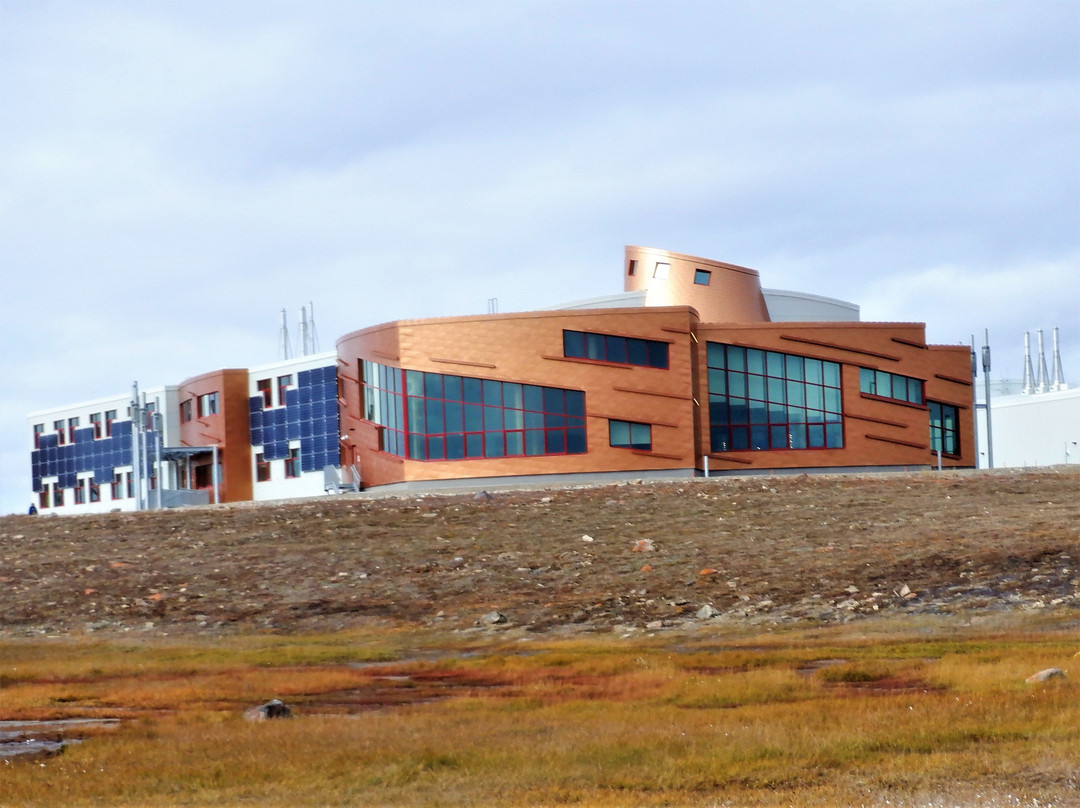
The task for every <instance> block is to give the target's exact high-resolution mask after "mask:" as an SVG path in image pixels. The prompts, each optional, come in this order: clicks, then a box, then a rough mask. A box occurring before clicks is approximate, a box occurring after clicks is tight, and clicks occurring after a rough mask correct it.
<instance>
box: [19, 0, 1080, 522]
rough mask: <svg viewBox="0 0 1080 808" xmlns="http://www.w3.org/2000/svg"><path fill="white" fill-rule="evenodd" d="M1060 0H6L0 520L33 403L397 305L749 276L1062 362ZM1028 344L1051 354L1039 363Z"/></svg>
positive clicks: (126, 384) (1067, 233)
mask: <svg viewBox="0 0 1080 808" xmlns="http://www.w3.org/2000/svg"><path fill="white" fill-rule="evenodd" d="M1078 9H1080V4H1078V3H1077V2H1076V0H1068V1H1067V2H1045V1H1040V0H1023V1H1022V2H1020V1H1017V2H1009V1H1008V0H999V1H998V2H968V1H967V0H954V1H952V2H950V1H949V0H934V1H933V2H914V1H912V0H897V1H895V2H893V1H890V0H880V1H879V2H825V1H823V0H814V2H803V1H802V0H793V1H790V2H785V1H783V0H775V1H774V2H768V0H765V1H763V2H744V1H743V0H732V1H731V2H725V1H724V0H709V2H690V1H689V0H686V1H683V2H679V1H678V0H672V1H670V2H659V1H658V0H657V1H654V2H628V1H627V0H620V1H619V2H589V1H588V0H582V1H581V2H401V1H398V2H347V0H338V1H337V2H320V1H319V0H304V1H303V2H299V1H297V2H267V1H266V0H259V2H241V1H240V0H213V1H210V0H206V1H205V2H198V1H196V0H191V1H189V2H176V3H170V2H144V1H142V0H139V1H138V2H134V1H132V2H123V1H119V2H108V0H95V2H92V3H89V2H48V1H47V0H40V1H38V0H35V1H34V2H29V1H28V0H27V1H22V0H0V116H2V117H0V277H2V284H0V384H2V388H0V513H9V512H16V511H23V510H25V508H26V507H27V505H28V504H29V502H30V501H31V494H30V475H29V437H28V431H29V427H28V425H27V421H26V415H27V413H28V412H29V411H32V410H36V409H43V408H47V407H52V406H58V405H63V404H69V403H77V402H80V401H84V400H88V399H92V398H98V397H102V396H107V395H112V394H116V393H124V392H126V391H128V390H129V389H130V385H131V383H132V381H135V380H138V381H139V382H140V384H141V385H142V386H143V387H151V386H157V385H161V384H173V383H177V382H180V381H182V380H183V379H185V378H188V377H190V376H193V375H196V374H199V373H202V372H204V371H208V370H213V369H216V368H220V367H251V366H255V365H260V364H265V363H267V362H273V361H275V360H276V359H277V358H278V355H277V339H278V326H279V320H280V310H281V309H282V308H287V309H288V312H289V321H290V326H291V328H292V330H293V334H294V335H295V333H296V323H297V320H298V316H299V315H298V310H299V307H300V306H301V305H306V304H308V303H309V301H310V302H312V303H313V304H314V307H315V314H316V318H317V319H316V321H317V326H318V335H319V338H320V343H321V347H322V349H323V350H332V349H333V347H334V341H335V340H336V339H337V338H338V337H340V336H341V335H343V334H345V333H347V332H349V331H353V330H356V329H358V328H362V327H365V326H368V325H373V324H375V323H379V322H384V321H387V320H393V319H398V318H405V317H429V316H440V315H458V314H469V313H483V312H485V311H486V310H487V301H488V299H489V298H493V297H494V298H498V301H499V304H498V305H499V309H500V311H504V312H505V311H514V310H523V309H530V308H536V307H540V306H549V305H555V304H558V303H560V302H564V301H568V300H574V299H578V298H585V297H592V296H596V295H602V294H607V293H612V292H618V291H621V290H622V260H623V247H624V246H625V245H627V244H636V245H643V246H651V247H659V248H663V249H669V250H675V251H678V252H683V253H690V254H692V255H698V256H703V257H708V258H713V259H717V260H721V261H728V262H732V263H736V264H741V265H743V266H749V267H753V268H755V269H757V270H759V271H760V272H761V278H762V282H763V284H764V285H765V286H766V287H771V288H781V289H796V290H800V291H805V292H811V293H814V294H820V295H826V296H831V297H838V298H841V299H844V300H850V301H852V302H855V303H858V304H860V305H861V306H862V317H863V319H864V320H897V321H918V322H925V323H926V324H927V336H928V338H929V339H930V340H932V341H934V342H942V343H959V342H962V343H967V342H968V340H969V339H970V336H971V335H972V334H973V333H974V334H977V335H978V337H979V342H980V344H981V341H982V340H981V335H982V329H983V328H989V329H990V333H991V342H992V344H993V346H994V363H995V364H994V375H995V376H1018V375H1019V374H1020V373H1021V372H1022V340H1023V333H1024V331H1026V330H1034V329H1039V328H1043V329H1046V331H1047V339H1048V340H1049V329H1050V328H1052V327H1053V326H1055V325H1057V326H1060V327H1061V329H1062V340H1063V347H1064V349H1065V350H1064V364H1065V370H1066V376H1067V377H1068V379H1069V380H1070V381H1072V382H1080V303H1078V298H1080V291H1078V289H1080V10H1078ZM1048 358H1049V357H1048Z"/></svg>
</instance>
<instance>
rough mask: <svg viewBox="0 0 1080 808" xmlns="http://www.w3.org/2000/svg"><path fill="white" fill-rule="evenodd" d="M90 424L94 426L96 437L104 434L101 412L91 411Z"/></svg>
mask: <svg viewBox="0 0 1080 808" xmlns="http://www.w3.org/2000/svg"><path fill="white" fill-rule="evenodd" d="M90 426H92V427H93V428H94V439H95V440H96V439H98V438H100V437H101V436H102V429H101V413H100V412H92V413H90Z"/></svg>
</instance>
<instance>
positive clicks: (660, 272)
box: [652, 261, 671, 279]
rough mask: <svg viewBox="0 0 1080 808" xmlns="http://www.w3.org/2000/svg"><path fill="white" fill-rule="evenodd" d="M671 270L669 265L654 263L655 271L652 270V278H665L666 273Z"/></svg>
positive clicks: (660, 262)
mask: <svg viewBox="0 0 1080 808" xmlns="http://www.w3.org/2000/svg"><path fill="white" fill-rule="evenodd" d="M670 269H671V264H665V263H664V262H663V261H657V262H656V269H654V270H653V274H652V276H653V277H654V278H661V279H663V278H666V277H667V276H668V271H669V270H670Z"/></svg>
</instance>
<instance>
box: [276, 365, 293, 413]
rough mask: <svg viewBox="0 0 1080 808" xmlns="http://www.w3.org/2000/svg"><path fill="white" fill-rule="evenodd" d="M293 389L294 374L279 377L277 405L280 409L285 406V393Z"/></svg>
mask: <svg viewBox="0 0 1080 808" xmlns="http://www.w3.org/2000/svg"><path fill="white" fill-rule="evenodd" d="M290 387H292V374H291V373H290V374H289V375H288V376H278V380H277V403H278V406H279V407H284V406H285V391H286V390H287V389H289V388H290Z"/></svg>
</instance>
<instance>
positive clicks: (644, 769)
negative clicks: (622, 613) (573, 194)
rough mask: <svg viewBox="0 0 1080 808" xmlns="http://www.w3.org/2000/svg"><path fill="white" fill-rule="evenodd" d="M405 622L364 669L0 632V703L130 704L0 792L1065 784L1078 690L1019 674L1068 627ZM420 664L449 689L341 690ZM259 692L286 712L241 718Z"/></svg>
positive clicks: (669, 797) (215, 793) (52, 801)
mask: <svg viewBox="0 0 1080 808" xmlns="http://www.w3.org/2000/svg"><path fill="white" fill-rule="evenodd" d="M354 639H356V638H354ZM364 639H365V640H367V641H375V640H377V639H379V638H377V637H374V636H368V637H365V638H364ZM411 639H412V642H413V647H414V648H418V647H419V646H422V645H426V646H427V647H425V648H423V649H422V650H424V651H425V654H424V655H423V658H422V659H410V658H409V657H410V656H412V652H411V651H409V650H408V649H407V648H404V647H403V646H402V645H400V643H401V642H402V638H401V637H400V636H399V637H393V638H383V640H384V641H383V642H382V643H381V644H380V645H379V647H380V648H382V649H383V651H382V652H380V654H379V656H386V655H387V651H386V649H388V648H391V647H394V646H395V644H399V645H397V646H396V647H398V649H399V651H398V653H399V654H400V658H399V660H398V661H397V662H396V663H394V664H392V665H388V666H379V667H375V668H372V667H367V666H359V665H350V664H348V663H349V662H351V661H353V660H350V659H343V661H342V662H340V663H339V664H328V662H327V656H328V653H329V651H328V649H337V650H336V652H337V653H341V652H342V649H343V648H344V647H345V643H344V638H342V640H343V642H342V644H338V643H334V642H332V641H330V640H328V639H327V638H312V639H311V641H310V645H306V644H305V642H304V641H303V639H302V638H294V639H293V640H290V641H289V643H288V645H287V647H288V649H289V653H288V655H287V658H288V664H284V665H278V666H270V665H268V664H266V659H265V658H264V656H263V655H262V654H263V653H264V652H265V651H266V648H267V647H268V646H273V645H274V644H275V643H277V642H278V641H277V640H275V639H272V638H245V639H244V640H243V641H235V640H234V641H230V642H229V643H228V645H225V644H216V643H203V644H191V645H188V646H184V647H181V646H175V645H173V646H161V647H158V646H154V645H148V646H146V647H144V648H142V649H138V648H131V647H129V646H123V645H114V644H108V643H100V642H95V643H92V644H90V643H85V642H76V641H71V642H63V643H59V642H58V643H56V644H52V645H50V644H42V643H30V644H2V645H0V672H2V674H3V676H4V677H5V679H4V683H3V686H2V688H0V719H2V718H7V717H11V716H12V715H15V714H21V715H31V714H35V713H37V714H45V713H48V714H52V715H59V714H67V715H77V714H86V713H88V712H92V713H94V714H99V715H117V716H121V717H127V718H128V720H127V721H126V722H125V724H124V726H123V728H122V729H120V730H119V731H115V732H112V733H109V734H106V735H101V736H99V737H94V738H91V739H88V740H87V741H86V742H84V743H82V744H79V745H76V746H72V747H69V748H68V750H67V752H66V753H65V754H64V755H61V756H59V757H56V758H52V759H49V760H46V761H35V762H18V763H13V764H8V765H5V764H2V763H0V806H30V805H41V806H45V805H50V806H51V805H72V806H79V805H110V806H111V805H116V806H125V805H142V806H172V805H220V806H232V805H260V806H277V805H280V806H285V805H290V806H293V805H299V806H305V805H371V806H379V805H385V806H473V805H498V806H538V805H539V806H544V805H552V806H554V805H577V806H652V805H657V806H659V805H667V806H713V805H762V806H771V805H777V806H779V805H795V806H824V805H860V804H866V805H885V804H886V803H885V801H886V800H889V801H890V804H892V805H897V804H908V805H915V804H917V802H916V800H918V799H921V798H923V797H925V795H939V796H948V797H950V798H951V799H965V797H964V795H968V797H966V799H970V800H976V796H975V795H981V797H980V799H982V800H983V802H982V803H979V802H974V803H972V804H987V805H993V804H995V803H994V802H991V801H990V800H991V798H992V799H995V800H998V802H997V803H996V804H1001V805H1005V804H1010V805H1012V804H1026V805H1033V804H1034V803H1033V802H1032V800H1035V799H1038V800H1040V802H1039V803H1038V804H1039V805H1042V806H1045V805H1058V806H1065V805H1075V804H1076V800H1075V794H1076V793H1077V788H1078V787H1080V760H1078V756H1077V754H1076V750H1077V749H1080V699H1078V698H1077V696H1078V695H1080V689H1078V687H1077V685H1076V684H1075V681H1074V679H1066V680H1064V681H1055V682H1049V683H1046V684H1041V685H1035V686H1032V685H1027V684H1025V683H1024V681H1023V680H1024V678H1025V677H1026V676H1027V675H1029V674H1030V673H1032V672H1034V671H1035V670H1038V669H1039V668H1041V667H1048V666H1051V665H1056V666H1059V667H1064V668H1068V663H1069V662H1070V661H1073V660H1072V654H1073V653H1074V652H1075V651H1076V642H1075V640H1074V639H1073V637H1072V636H1071V635H1069V634H1062V633H1055V632H1051V631H1047V632H1040V633H1026V634H1008V635H1005V634H999V635H993V636H992V635H982V636H971V637H969V638H967V639H965V638H963V637H959V636H955V635H950V636H941V635H940V634H938V635H937V636H928V637H925V638H919V637H912V636H906V637H899V638H897V639H893V640H891V641H883V640H882V638H881V637H877V636H875V637H872V638H868V637H860V636H857V635H845V634H843V633H842V632H841V631H839V630H838V631H832V632H828V633H818V634H794V633H793V634H788V635H783V636H769V637H766V638H760V637H759V638H753V637H743V638H727V639H726V640H721V639H718V638H715V637H713V638H702V637H698V638H692V639H690V640H686V639H684V640H683V641H681V642H677V643H676V642H670V641H668V642H665V641H664V640H662V639H651V640H643V641H638V642H628V641H624V640H623V641H620V640H615V639H613V638H603V639H601V638H596V639H593V640H588V641H581V640H578V641H574V642H563V643H559V642H541V641H531V642H499V641H490V640H489V641H479V640H475V639H474V640H472V641H470V642H469V644H468V645H467V646H466V645H464V644H463V645H462V646H461V647H460V648H454V647H448V648H445V649H443V651H442V653H443V654H444V655H445V656H442V657H439V656H436V655H433V654H432V653H428V652H432V651H433V650H434V649H433V648H432V647H431V645H432V643H431V641H430V639H425V638H423V637H419V636H414V637H412V638H411ZM462 642H464V641H462ZM260 649H261V650H260ZM64 651H66V653H63V652H64ZM465 651H467V652H468V653H461V652H465ZM357 653H358V655H360V656H363V652H362V650H361V651H357ZM62 660H66V661H63V663H62V664H61V665H60V668H63V670H64V674H63V675H57V674H55V673H53V672H50V668H49V662H50V661H52V662H56V663H61V661H62ZM815 660H828V664H822V665H821V666H818V667H815V666H814V665H811V664H810V663H812V662H813V661H815ZM13 663H17V664H13ZM16 669H18V670H16ZM139 670H145V671H148V673H145V674H139V672H138V671H139ZM76 673H77V674H78V677H76ZM441 677H445V678H441ZM76 678H77V679H78V680H77V681H76ZM425 682H427V683H430V682H443V683H444V684H445V683H446V682H451V683H452V686H447V687H446V689H445V690H444V691H442V692H439V693H438V694H437V697H434V698H429V696H430V695H431V694H430V693H429V691H427V690H424V691H423V693H422V695H423V698H421V699H419V700H418V701H416V703H412V704H405V705H404V706H391V704H390V703H389V702H387V703H386V704H384V705H383V706H378V707H376V708H372V705H371V704H368V703H366V702H365V703H363V705H362V706H361V703H360V702H359V701H358V702H355V703H351V704H352V706H349V705H350V703H349V702H348V701H347V697H349V696H357V695H364V694H373V693H375V692H376V691H377V692H379V693H383V694H386V693H389V694H390V696H392V697H393V698H394V699H396V698H397V697H399V696H401V695H408V693H409V692H411V691H412V690H414V689H415V690H416V692H418V693H419V692H420V689H421V688H423V687H424V686H425ZM273 696H278V697H281V698H283V699H284V700H285V701H286V702H289V703H292V704H293V705H294V706H296V707H297V709H298V712H299V715H298V717H297V718H296V719H294V720H292V721H278V722H266V723H261V724H252V723H249V722H246V721H244V720H243V719H242V718H241V716H240V712H241V709H242V708H243V707H244V706H249V705H251V704H255V703H258V702H260V701H263V700H265V699H268V698H270V697H273ZM343 705H345V706H343ZM132 711H134V712H132ZM1008 795H1012V797H1011V798H1012V799H1015V800H1026V802H1020V803H1016V802H1005V801H1004V800H1005V798H1006V796H1008ZM905 800H906V801H907V802H906V803H905ZM921 804H928V803H926V802H923V803H921ZM951 804H963V803H951Z"/></svg>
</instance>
